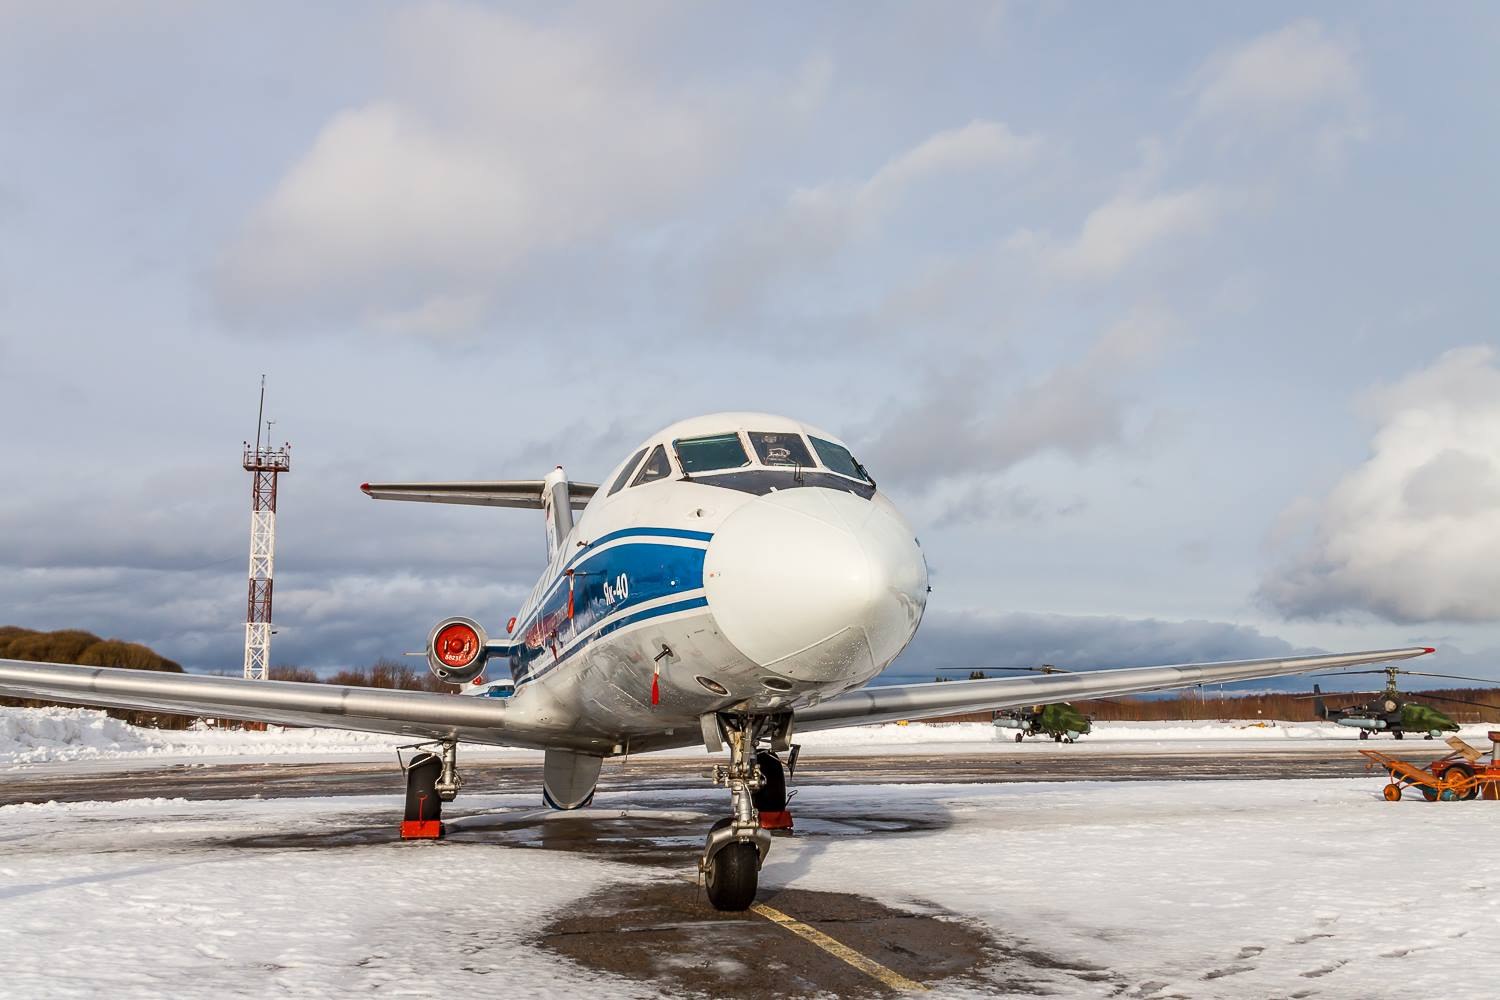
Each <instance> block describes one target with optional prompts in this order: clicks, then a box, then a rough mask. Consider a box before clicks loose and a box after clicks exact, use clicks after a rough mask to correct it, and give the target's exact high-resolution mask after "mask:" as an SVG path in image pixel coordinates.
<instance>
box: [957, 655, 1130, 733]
mask: <svg viewBox="0 0 1500 1000" xmlns="http://www.w3.org/2000/svg"><path fill="white" fill-rule="evenodd" d="M1002 671H1010V672H1017V673H1021V672H1024V673H1033V674H1067V673H1072V671H1070V670H1064V669H1063V668H1062V667H1054V666H1053V665H1052V664H1050V663H1044V664H1042V665H1041V666H1040V667H986V668H985V669H984V670H970V671H969V680H971V681H977V680H983V679H984V678H985V677H987V676H989V674H990V673H991V672H993V673H1000V672H1002ZM938 679H939V680H946V678H942V677H939V678H938ZM1097 700H1099V701H1106V700H1108V699H1103V698H1101V699H1097ZM994 722H995V728H997V729H1014V730H1016V742H1017V743H1020V742H1021V741H1022V740H1024V739H1025V738H1026V737H1028V736H1050V737H1052V740H1053V742H1056V743H1072V742H1074V741H1075V740H1077V739H1078V738H1079V737H1080V736H1086V735H1088V734H1089V733H1091V732H1093V730H1094V724H1093V722H1091V721H1090V720H1089V717H1088V716H1086V715H1084V714H1083V713H1082V712H1080V711H1078V709H1076V708H1074V707H1073V706H1072V705H1070V704H1068V703H1067V702H1065V701H1061V702H1055V703H1053V704H1051V705H1033V706H1031V708H1029V709H1025V708H1008V709H1003V710H1001V711H998V712H996V713H995V715H994Z"/></svg>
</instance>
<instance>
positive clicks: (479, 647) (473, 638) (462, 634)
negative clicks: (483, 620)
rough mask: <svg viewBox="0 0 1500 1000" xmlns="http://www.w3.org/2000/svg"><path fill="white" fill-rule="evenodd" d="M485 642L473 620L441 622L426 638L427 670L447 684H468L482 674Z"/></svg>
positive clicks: (445, 620) (480, 630) (485, 651)
mask: <svg viewBox="0 0 1500 1000" xmlns="http://www.w3.org/2000/svg"><path fill="white" fill-rule="evenodd" d="M487 641H488V640H487V638H486V636H485V634H484V626H483V625H480V624H479V623H478V622H476V621H475V620H474V619H472V618H464V617H462V616H458V617H454V618H444V619H443V620H442V621H440V622H438V623H437V624H436V625H434V626H433V627H432V632H431V633H430V634H429V635H428V636H427V669H429V670H431V671H432V672H433V673H434V674H435V675H436V676H437V677H438V678H439V679H440V680H444V681H447V682H448V683H449V684H468V683H469V682H470V681H472V680H474V679H475V678H476V677H480V676H483V674H484V662H485V659H486V657H487V656H488V655H489V653H488V650H487V648H486V646H485V643H486V642H487Z"/></svg>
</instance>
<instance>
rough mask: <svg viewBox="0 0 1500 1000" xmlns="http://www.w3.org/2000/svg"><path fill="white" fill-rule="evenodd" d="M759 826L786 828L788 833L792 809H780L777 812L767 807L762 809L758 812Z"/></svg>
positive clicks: (763, 828) (769, 828)
mask: <svg viewBox="0 0 1500 1000" xmlns="http://www.w3.org/2000/svg"><path fill="white" fill-rule="evenodd" d="M760 828H761V829H762V830H786V831H787V832H789V833H790V832H791V829H792V811H791V810H790V809H782V810H780V811H779V812H771V811H770V810H768V809H762V810H761V812H760Z"/></svg>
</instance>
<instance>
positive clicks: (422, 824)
mask: <svg viewBox="0 0 1500 1000" xmlns="http://www.w3.org/2000/svg"><path fill="white" fill-rule="evenodd" d="M444 832H445V831H444V830H443V824H442V821H441V820H436V819H408V820H402V821H401V839H402V840H441V839H442V836H443V833H444Z"/></svg>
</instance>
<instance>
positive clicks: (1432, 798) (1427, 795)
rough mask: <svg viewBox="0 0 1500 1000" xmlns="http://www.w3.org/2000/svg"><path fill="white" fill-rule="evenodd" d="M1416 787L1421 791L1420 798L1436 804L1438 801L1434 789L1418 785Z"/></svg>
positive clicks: (1429, 786)
mask: <svg viewBox="0 0 1500 1000" xmlns="http://www.w3.org/2000/svg"><path fill="white" fill-rule="evenodd" d="M1417 787H1418V788H1419V789H1421V791H1422V798H1424V799H1426V800H1427V801H1428V802H1436V801H1437V800H1438V793H1437V789H1436V788H1433V787H1432V786H1431V785H1418V786H1417Z"/></svg>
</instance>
